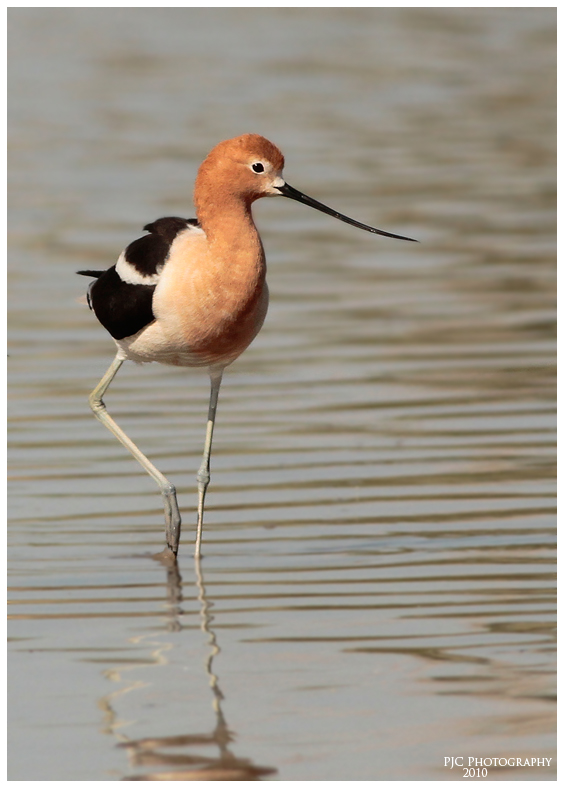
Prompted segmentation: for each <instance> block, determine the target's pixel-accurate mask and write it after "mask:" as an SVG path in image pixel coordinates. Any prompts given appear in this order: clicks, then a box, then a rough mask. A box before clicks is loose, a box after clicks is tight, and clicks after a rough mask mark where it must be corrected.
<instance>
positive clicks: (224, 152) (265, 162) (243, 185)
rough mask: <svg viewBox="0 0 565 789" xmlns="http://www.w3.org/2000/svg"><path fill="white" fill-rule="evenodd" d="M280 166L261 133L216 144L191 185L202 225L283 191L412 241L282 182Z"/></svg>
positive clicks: (357, 224)
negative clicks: (345, 213)
mask: <svg viewBox="0 0 565 789" xmlns="http://www.w3.org/2000/svg"><path fill="white" fill-rule="evenodd" d="M283 167H284V156H283V155H282V153H281V152H280V151H279V149H278V148H277V146H276V145H273V143H272V142H269V140H266V139H265V137H261V135H260V134H243V135H242V136H241V137H234V138H233V139H232V140H224V142H221V143H219V145H216V147H215V148H213V149H212V150H211V151H210V153H209V154H208V156H207V157H206V159H205V160H204V161H203V162H202V164H201V165H200V169H199V170H198V175H197V177H196V184H195V187H194V205H195V206H196V211H197V214H198V218H199V220H200V222H201V223H202V226H203V227H204V226H205V225H207V227H208V228H209V229H210V228H211V227H212V221H213V218H214V216H216V217H217V216H218V214H219V213H221V212H222V211H226V210H227V209H228V206H229V207H231V209H232V213H233V208H234V206H237V204H238V203H239V205H241V204H244V205H245V207H246V209H247V210H249V207H250V206H251V203H252V202H253V201H254V200H258V199H259V198H260V197H269V196H275V195H282V196H283V197H289V198H290V199H291V200H297V201H298V202H299V203H303V204H304V205H309V206H310V207H311V208H315V209H316V210H318V211H322V213H324V214H329V216H333V217H335V218H336V219H339V220H341V221H342V222H346V223H347V224H348V225H353V227H358V228H360V229H361V230H367V231H368V232H369V233H376V234H377V235H379V236H387V237H388V238H399V239H402V240H403V241H414V239H413V238H408V237H407V236H398V235H396V234H395V233H387V232H386V231H384V230H378V229H377V228H376V227H371V225H365V224H363V222H358V221H357V220H356V219H351V218H350V217H348V216H345V215H344V214H340V213H339V211H335V210H334V209H333V208H330V207H329V206H327V205H324V204H323V203H320V202H319V201H318V200H314V198H313V197H308V195H305V194H304V193H303V192H299V191H298V189H294V187H292V186H290V184H287V183H286V182H285V180H284V178H283V177H282V170H283ZM209 220H212V221H209Z"/></svg>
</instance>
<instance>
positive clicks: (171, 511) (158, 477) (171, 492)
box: [88, 354, 180, 556]
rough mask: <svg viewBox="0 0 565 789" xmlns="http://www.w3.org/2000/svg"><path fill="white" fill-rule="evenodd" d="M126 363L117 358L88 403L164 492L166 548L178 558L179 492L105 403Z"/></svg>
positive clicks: (98, 417) (95, 414) (97, 416)
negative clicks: (126, 431) (118, 373)
mask: <svg viewBox="0 0 565 789" xmlns="http://www.w3.org/2000/svg"><path fill="white" fill-rule="evenodd" d="M123 362H124V360H123V359H121V358H120V356H119V354H118V356H116V358H115V359H114V361H113V362H112V364H111V365H110V367H109V368H108V372H107V373H106V375H105V376H104V377H103V378H102V380H101V381H100V383H99V384H98V386H97V387H96V389H95V390H94V391H93V392H92V394H91V395H90V397H89V399H88V402H89V403H90V407H91V408H92V411H93V412H94V416H95V417H96V418H97V419H99V420H100V422H102V424H103V425H105V426H106V427H107V428H108V430H109V431H110V432H111V433H113V434H114V435H115V436H116V438H117V439H118V441H121V442H122V444H123V445H124V446H125V447H126V448H127V449H129V451H130V452H131V454H132V455H133V456H134V458H135V459H136V460H137V461H139V463H141V465H142V466H143V468H144V469H145V471H147V473H148V474H150V475H151V476H152V477H153V479H154V480H155V482H156V483H157V485H159V489H160V490H161V493H162V495H163V501H164V504H165V530H166V531H165V533H166V538H167V545H168V546H169V548H170V549H171V551H172V552H173V553H174V554H175V556H176V554H177V551H178V549H179V538H180V513H179V507H178V504H177V492H176V490H175V487H174V485H172V484H171V483H170V482H169V480H168V479H167V478H166V477H165V476H163V474H161V472H160V471H159V469H157V468H155V466H154V465H153V463H151V461H150V460H149V459H148V458H146V457H145V455H144V454H143V452H141V450H140V449H138V448H137V446H136V445H135V444H134V443H133V441H132V440H131V439H130V438H128V436H127V435H126V434H125V433H124V431H123V430H122V429H121V427H119V426H118V425H117V424H116V423H115V422H114V420H113V419H112V417H111V416H110V414H109V413H108V412H107V411H106V406H105V405H104V402H103V400H102V398H103V396H104V394H105V392H106V390H107V389H108V387H109V386H110V384H111V383H112V381H113V380H114V376H115V375H116V373H117V372H118V370H119V369H120V367H121V366H122V364H123Z"/></svg>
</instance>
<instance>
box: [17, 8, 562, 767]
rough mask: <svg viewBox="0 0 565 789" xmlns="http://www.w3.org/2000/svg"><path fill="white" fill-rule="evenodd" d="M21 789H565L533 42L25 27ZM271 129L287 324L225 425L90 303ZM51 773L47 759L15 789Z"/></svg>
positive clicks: (550, 118)
mask: <svg viewBox="0 0 565 789" xmlns="http://www.w3.org/2000/svg"><path fill="white" fill-rule="evenodd" d="M10 17H11V23H10V31H11V32H10V41H11V50H12V51H11V64H12V65H11V140H12V143H11V145H12V148H11V218H10V226H11V234H12V235H11V241H12V246H11V273H10V309H11V312H10V340H11V347H10V356H9V359H8V368H9V375H10V378H9V380H10V393H11V400H10V405H9V415H10V423H9V424H10V436H11V448H10V461H11V482H10V491H11V496H10V502H11V507H10V522H9V559H10V586H11V592H10V598H11V599H10V625H9V631H10V637H11V641H10V653H9V657H10V660H9V664H10V682H9V689H10V691H9V695H10V721H11V723H10V746H9V765H10V773H9V779H10V780H87V781H92V780H120V779H126V780H130V779H133V780H139V779H140V780H167V779H169V780H183V779H185V780H186V779H192V780H195V779H198V778H208V779H210V778H211V779H214V780H238V779H239V780H241V779H244V780H255V779H263V780H314V781H315V780H386V779H390V780H403V779H406V780H428V781H429V780H450V779H462V778H463V777H464V774H463V770H462V769H461V768H455V769H453V770H449V769H448V768H446V767H444V759H445V757H447V756H464V757H465V764H466V765H467V763H468V762H467V759H468V757H473V756H475V757H482V758H487V757H505V758H509V757H520V758H522V759H524V758H528V757H529V758H531V757H534V756H535V757H539V758H551V759H552V761H551V764H550V766H549V767H536V768H514V769H509V768H504V767H502V768H501V767H498V768H496V769H494V768H491V767H490V766H489V769H488V778H489V779H494V780H497V779H498V780H536V779H537V780H555V737H554V732H555V724H554V580H555V579H554V540H555V509H554V495H555V483H554V462H555V448H554V417H555V406H554V394H555V392H554V378H553V374H554V321H555V304H554V293H555V272H554V257H553V256H554V232H555V224H554V156H555V150H554V124H555V117H554V58H555V42H554V36H555V12H554V10H553V9H551V8H540V9H520V8H514V9H485V8H479V9H461V10H457V9H359V8H357V9H264V8H263V9H251V8H244V9H226V8H224V9H192V8H190V9H170V8H169V9H165V10H158V9H143V8H138V9H108V8H104V9H102V8H101V9H76V8H65V9H53V8H49V9H41V8H27V9H11V11H10ZM245 131H257V132H259V133H262V134H264V135H265V136H267V137H269V138H271V139H273V141H275V142H276V143H277V144H279V145H280V147H281V148H282V149H283V151H284V152H285V154H286V156H287V167H286V170H285V173H286V176H287V177H288V180H289V182H290V183H291V184H293V185H294V186H295V187H297V188H299V189H301V190H303V191H305V192H306V193H308V194H311V195H312V196H314V197H317V198H318V199H320V200H322V201H323V202H326V203H328V204H329V205H331V206H333V207H335V208H337V209H338V210H341V211H343V212H345V213H346V214H349V215H350V216H354V217H356V218H358V219H359V220H361V221H365V222H368V223H371V224H375V225H376V226H377V227H381V228H383V229H385V230H388V231H391V232H397V233H402V234H405V235H409V236H413V237H415V238H418V239H420V241H421V243H420V244H419V245H416V244H408V243H404V242H397V241H392V240H387V239H379V238H376V237H374V236H370V235H369V234H364V233H362V232H361V231H358V230H355V229H353V228H351V227H347V226H345V225H343V224H341V223H338V222H335V221H334V220H331V219H330V218H329V217H326V216H322V215H321V214H318V213H316V212H313V211H311V210H309V209H306V208H305V207H304V206H299V205H298V204H295V203H291V202H290V201H276V200H273V201H261V203H260V204H259V205H257V207H256V212H255V214H256V217H257V222H258V224H259V226H260V228H261V232H262V237H263V241H264V244H265V247H266V250H267V257H268V261H269V284H270V289H271V307H270V311H269V315H268V318H267V322H266V325H265V327H264V329H263V331H262V333H261V334H260V336H259V337H258V338H257V340H256V341H255V343H254V344H253V346H252V347H251V348H250V349H249V350H248V351H247V352H246V353H245V355H244V356H243V357H242V358H241V359H240V360H238V361H237V362H236V363H235V364H234V365H233V367H232V368H230V369H229V370H228V371H227V373H226V376H225V379H224V384H223V389H222V392H221V395H220V406H219V411H218V420H217V430H216V435H215V445H214V454H213V470H212V482H211V485H210V488H209V492H208V498H207V516H206V524H205V533H204V554H205V556H204V559H203V561H202V565H201V567H195V566H194V563H193V560H192V558H191V549H192V541H193V538H194V527H193V521H194V509H195V501H196V493H195V487H196V484H195V481H194V475H195V472H196V469H197V467H198V464H199V456H200V453H201V448H202V442H203V437H204V429H205V418H206V409H207V396H208V394H207V386H208V385H207V380H206V378H205V377H204V376H202V374H201V373H198V372H196V371H191V370H177V369H173V368H166V367H159V366H156V365H148V366H143V367H136V366H134V365H132V364H129V365H125V366H124V368H123V370H122V371H121V372H120V374H119V376H118V378H117V379H116V381H115V383H114V384H113V386H112V388H111V390H110V391H109V393H108V395H107V397H106V402H107V404H108V407H109V410H110V412H111V413H112V414H113V415H114V416H115V417H116V418H117V420H118V421H119V423H120V424H121V425H122V426H123V427H124V428H125V429H126V431H127V432H128V433H129V434H130V435H131V437H132V438H133V439H134V440H136V441H137V442H138V443H139V445H140V446H141V448H142V449H143V450H144V451H145V452H147V454H148V455H149V456H150V458H151V459H152V460H153V461H154V462H156V463H157V465H158V466H159V467H160V468H161V469H162V471H163V472H164V473H165V474H167V476H169V477H170V479H171V480H172V481H174V483H175V484H176V485H177V488H178V490H179V493H180V496H179V501H180V504H181V509H182V511H183V515H184V531H183V535H182V544H181V551H180V554H179V565H178V567H174V566H170V565H168V566H167V565H165V564H162V563H160V562H158V561H156V560H154V559H152V558H151V557H152V555H153V554H155V553H156V552H158V551H160V550H161V548H162V547H163V536H164V528H163V522H162V509H161V503H160V497H159V494H158V492H157V491H156V490H155V487H154V485H153V483H152V481H151V479H149V478H148V477H147V476H146V475H145V474H144V473H143V472H142V471H141V469H140V468H138V467H137V465H136V464H135V462H134V461H133V460H132V459H131V458H130V457H129V455H128V454H127V453H126V452H125V450H124V449H123V448H122V447H121V446H120V445H119V444H117V442H115V440H114V439H113V438H112V436H111V435H110V434H109V433H107V431H105V430H104V428H103V427H102V426H101V425H99V424H98V423H97V422H96V420H95V419H94V418H93V417H92V415H91V413H90V411H89V409H88V406H87V402H86V399H87V395H88V393H89V391H90V390H91V389H92V388H93V386H94V385H95V384H96V383H97V381H98V380H99V378H100V377H101V375H102V374H103V372H104V371H105V369H106V368H107V366H108V364H109V363H110V360H111V358H112V355H113V347H112V342H111V340H110V339H109V338H108V337H107V336H106V334H105V332H104V330H103V329H102V328H101V327H100V326H99V325H98V324H97V322H96V321H95V319H94V317H93V315H92V314H91V313H89V312H88V310H87V309H86V308H85V307H84V306H82V305H81V304H78V303H77V301H76V300H77V298H78V297H79V296H80V295H81V294H82V293H83V290H84V285H85V282H84V281H83V280H82V279H80V278H78V277H75V276H74V271H75V270H77V269H79V268H104V267H107V266H109V265H111V264H112V263H113V262H114V261H115V259H116V257H117V254H118V253H119V251H120V250H121V249H122V248H123V247H124V246H125V245H126V244H127V243H129V241H131V240H132V239H133V238H135V237H136V234H138V233H139V231H140V228H141V226H142V225H143V224H145V223H146V222H148V221H150V220H152V219H154V218H156V217H158V216H162V215H166V214H177V215H181V216H183V215H186V216H191V215H192V209H191V201H190V193H191V188H192V181H193V178H194V174H195V172H196V168H197V166H198V164H199V162H200V161H201V159H202V158H203V156H204V155H205V154H206V153H207V151H208V150H209V149H210V147H211V146H212V145H213V144H215V143H216V142H218V141H219V140H221V139H225V138H227V137H230V136H233V135H236V134H240V133H242V132H245ZM30 754H33V759H32V758H30Z"/></svg>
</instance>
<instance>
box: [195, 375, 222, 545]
mask: <svg viewBox="0 0 565 789" xmlns="http://www.w3.org/2000/svg"><path fill="white" fill-rule="evenodd" d="M222 373H223V370H219V371H218V370H213V371H211V372H210V384H211V388H210V405H209V407H208V424H207V425H206V441H205V442H204V454H203V456H202V463H201V464H200V468H199V469H198V474H197V475H196V480H197V482H198V523H197V526H196V548H195V551H194V555H195V556H196V557H197V558H199V557H200V546H201V543H202V520H203V518H204V498H205V496H206V488H207V487H208V483H209V482H210V452H211V449H212V435H213V433H214V422H215V420H216V406H217V405H218V393H219V391H220V384H221V383H222Z"/></svg>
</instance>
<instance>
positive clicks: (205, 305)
mask: <svg viewBox="0 0 565 789" xmlns="http://www.w3.org/2000/svg"><path fill="white" fill-rule="evenodd" d="M283 166H284V157H283V155H282V153H281V152H280V151H279V149H278V148H277V147H276V146H275V145H273V143H271V142H269V140H266V139H265V138H264V137H261V136H260V135H258V134H244V135H242V136H241V137H235V138H234V139H232V140H225V141H224V142H221V143H220V144H219V145H216V147H215V148H214V149H213V150H212V151H211V152H210V153H209V154H208V156H207V157H206V159H205V160H204V162H203V163H202V164H201V166H200V168H199V170H198V175H197V178H196V184H195V188H194V204H195V207H196V215H197V217H198V219H180V218H178V217H164V218H163V219H158V220H157V221H155V222H152V223H151V224H148V225H145V227H144V230H146V231H147V235H145V236H142V237H141V238H138V239H137V240H136V241H133V242H132V243H131V244H130V245H129V246H128V247H126V249H125V250H124V251H123V252H122V254H121V255H120V257H119V258H118V262H117V263H116V265H115V266H112V267H111V268H109V269H108V270H107V271H79V272H77V273H78V274H83V275H85V276H90V277H93V278H94V282H92V283H91V285H90V288H89V291H88V296H87V298H88V304H89V306H90V308H91V309H92V310H94V313H95V314H96V317H97V318H98V320H99V321H100V323H101V324H102V326H104V328H105V329H107V331H108V332H109V333H110V334H111V335H112V337H113V338H114V341H115V343H116V345H117V346H118V351H117V354H116V357H115V359H114V361H113V362H112V364H111V365H110V367H109V369H108V371H107V372H106V374H105V375H104V377H103V378H102V380H101V381H100V383H99V384H98V386H97V387H96V388H95V389H94V391H93V392H92V394H91V395H90V399H89V402H90V407H91V408H92V411H93V412H94V414H95V416H96V417H97V418H98V419H99V420H100V422H102V424H104V425H106V427H107V428H108V429H109V430H110V431H111V432H112V433H113V434H114V435H115V436H116V438H117V439H118V440H119V441H121V442H122V444H123V445H124V446H125V447H127V449H129V451H130V452H131V453H132V455H133V456H134V457H135V458H136V459H137V460H138V461H139V462H140V463H141V465H142V466H143V468H144V469H145V470H146V471H147V472H148V474H150V475H151V476H152V477H153V479H154V480H155V481H156V482H157V484H158V485H159V488H160V490H161V494H162V496H163V500H164V504H165V528H166V540H167V545H168V547H169V548H170V550H171V551H172V552H173V553H174V554H175V556H176V554H177V551H178V546H179V538H180V525H181V517H180V513H179V508H178V504H177V496H176V490H175V487H174V485H172V484H171V483H170V482H169V481H168V479H166V477H164V476H163V474H161V472H160V471H159V470H158V469H157V468H156V467H155V466H154V465H153V463H151V461H150V460H149V459H148V458H146V457H145V455H144V454H143V453H142V452H141V451H140V450H139V448H138V447H137V446H136V445H135V444H134V443H133V441H131V439H130V438H128V436H127V435H126V434H125V433H124V431H123V430H122V429H121V428H120V427H119V426H118V425H117V424H116V422H115V421H114V420H113V419H112V417H111V416H110V415H109V413H108V412H107V410H106V406H105V405H104V401H103V400H102V398H103V397H104V394H105V393H106V390H107V389H108V387H109V386H110V384H111V383H112V381H113V379H114V376H115V375H116V373H117V372H118V370H119V369H120V367H121V366H122V364H123V363H124V361H125V360H126V359H130V360H132V361H134V362H161V363H162V364H171V365H177V366H180V367H205V368H207V369H208V372H209V375H210V382H211V392H210V403H209V408H208V423H207V428H206V439H205V443H204V455H203V458H202V463H201V465H200V468H199V471H198V474H197V477H196V479H197V482H198V518H197V527H196V528H197V530H196V549H195V555H196V556H197V557H199V556H200V552H201V542H202V521H203V517H204V498H205V496H206V489H207V487H208V483H209V482H210V452H211V448H212V434H213V430H214V420H215V416H216V406H217V403H218V392H219V389H220V383H221V381H222V373H223V371H224V369H225V368H226V367H227V366H228V365H229V364H231V363H232V362H233V361H234V360H235V359H237V357H238V356H239V355H240V354H241V353H243V351H244V350H245V349H246V348H247V346H248V345H249V344H250V343H251V341H252V340H253V339H254V337H255V336H256V335H257V333H258V332H259V330H260V328H261V326H262V325H263V321H264V319H265V315H266V312H267V304H268V300H269V294H268V289H267V283H266V281H265V272H266V267H265V253H264V250H263V245H262V243H261V238H260V237H259V233H258V232H257V228H256V227H255V223H254V222H253V216H252V214H251V205H252V203H253V202H254V201H255V200H258V199H259V198H260V197H274V196H281V195H282V196H283V197H288V198H290V199H291V200H297V201H298V202H300V203H304V204H305V205H308V206H311V207H312V208H316V209H317V210H318V211H323V212H324V213H326V214H329V215H330V216H333V217H336V218H337V219H341V221H342V222H347V223H348V224H350V225H353V226H354V227H359V228H361V229H362V230H368V231H369V232H370V233H377V234H378V235H381V236H387V237H388V238H399V239H402V240H404V241H414V239H412V238H407V237H406V236H398V235H395V234H394V233H385V232H384V231H383V230H377V229H376V228H374V227H370V226H369V225H364V224H362V223H361V222H357V221H356V220H355V219H350V218H349V217H347V216H344V215H343V214H340V213H338V212H337V211H334V210H333V209H332V208H328V206H326V205H324V204H323V203H319V202H318V201H317V200H314V199H313V198H311V197H308V196H307V195H305V194H302V192H299V191H298V190H297V189H294V188H293V187H292V186H290V185H289V184H287V183H286V182H285V180H284V178H283V176H282V170H283Z"/></svg>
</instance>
